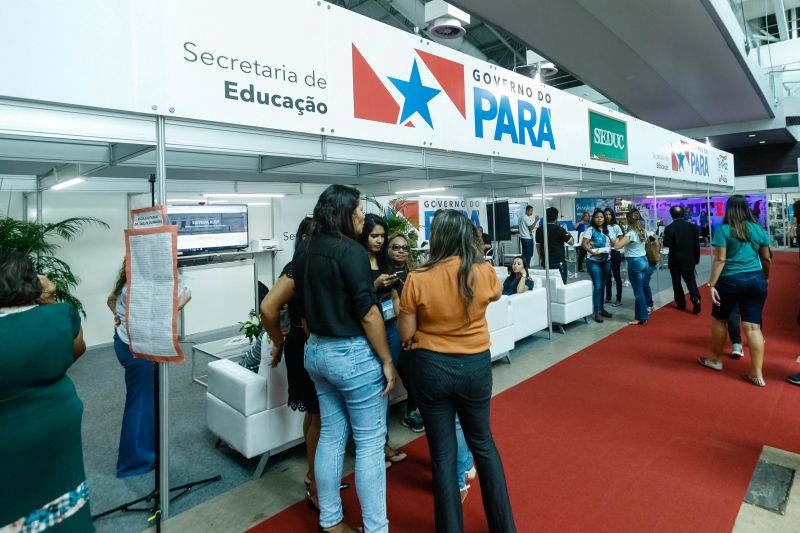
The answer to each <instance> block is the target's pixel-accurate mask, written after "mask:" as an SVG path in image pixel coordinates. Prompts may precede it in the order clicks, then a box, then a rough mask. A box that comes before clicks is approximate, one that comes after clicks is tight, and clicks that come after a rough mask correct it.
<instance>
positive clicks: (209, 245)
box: [167, 205, 248, 252]
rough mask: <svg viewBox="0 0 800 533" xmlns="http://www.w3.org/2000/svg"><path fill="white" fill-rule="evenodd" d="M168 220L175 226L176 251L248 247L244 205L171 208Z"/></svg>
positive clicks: (181, 206)
mask: <svg viewBox="0 0 800 533" xmlns="http://www.w3.org/2000/svg"><path fill="white" fill-rule="evenodd" d="M167 219H168V220H169V223H170V224H175V225H176V226H178V251H179V252H198V251H203V250H225V249H242V248H247V242H248V235H247V206H246V205H170V206H167Z"/></svg>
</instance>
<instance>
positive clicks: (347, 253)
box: [293, 185, 397, 533]
mask: <svg viewBox="0 0 800 533" xmlns="http://www.w3.org/2000/svg"><path fill="white" fill-rule="evenodd" d="M360 196H361V195H360V193H359V191H358V189H355V188H353V187H348V186H345V185H331V186H329V187H328V188H327V189H325V191H323V193H322V194H321V195H320V197H319V200H318V201H317V205H316V206H315V207H314V216H313V222H312V226H311V235H310V236H309V237H308V238H306V239H305V240H304V241H302V242H301V243H300V244H299V245H298V246H297V250H296V251H295V254H294V259H293V265H294V283H295V293H296V294H297V297H298V299H299V301H300V304H301V307H302V313H303V317H304V318H305V320H306V324H307V325H308V329H309V331H310V333H311V335H310V337H309V338H308V341H307V342H306V346H305V358H304V359H305V368H306V370H307V371H308V373H309V375H310V376H311V379H312V380H313V381H314V385H316V388H317V396H318V397H319V409H320V415H321V417H322V429H321V431H320V438H319V444H318V445H317V453H316V458H315V461H314V473H315V480H316V482H317V496H318V498H319V508H320V515H319V523H320V531H329V532H335V533H343V532H345V533H346V532H352V531H362V530H361V528H355V529H354V528H352V527H350V526H349V525H347V524H346V523H345V521H344V513H343V510H342V500H341V497H340V495H339V482H340V480H341V477H342V465H343V462H344V451H345V444H346V443H347V438H348V435H349V434H350V429H351V428H352V431H353V440H354V441H355V444H356V491H357V492H358V499H359V502H360V503H361V516H362V518H363V520H364V528H365V530H366V531H367V532H368V533H373V532H376V533H379V532H380V533H382V532H386V531H388V530H389V520H388V519H387V516H386V469H385V467H384V445H385V443H386V406H387V396H388V395H389V392H390V391H391V389H392V388H393V387H394V383H395V380H396V379H397V371H396V370H395V367H394V364H393V363H392V355H391V352H390V351H389V345H388V344H387V342H386V329H385V328H384V320H383V316H382V314H381V310H380V308H379V307H378V299H377V297H376V295H375V290H374V287H373V283H372V273H371V268H370V261H369V256H368V255H367V251H366V249H364V247H363V246H361V245H360V244H359V243H358V237H359V235H361V231H362V230H363V227H364V210H363V206H362V203H361V200H360Z"/></svg>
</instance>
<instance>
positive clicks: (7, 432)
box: [0, 252, 94, 533]
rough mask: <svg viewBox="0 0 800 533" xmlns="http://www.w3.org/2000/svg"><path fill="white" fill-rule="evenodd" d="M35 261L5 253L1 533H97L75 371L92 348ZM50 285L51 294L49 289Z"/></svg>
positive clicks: (0, 263) (0, 281) (0, 320)
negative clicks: (71, 376)
mask: <svg viewBox="0 0 800 533" xmlns="http://www.w3.org/2000/svg"><path fill="white" fill-rule="evenodd" d="M43 281H44V279H43V278H39V277H38V276H37V275H36V271H35V270H34V267H33V264H32V263H31V260H30V259H28V257H27V256H25V255H24V254H22V253H19V252H0V347H1V348H0V367H2V369H3V372H1V373H0V436H2V438H0V472H2V475H3V478H2V488H1V489H0V501H2V504H0V531H4V532H5V531H45V530H47V532H48V533H50V532H53V533H67V532H70V533H72V532H74V533H85V532H87V531H94V527H93V526H92V518H91V513H90V511H89V493H88V489H87V485H86V473H85V471H84V468H83V449H82V443H81V418H82V416H83V403H82V402H81V400H80V398H78V394H77V392H76V391H75V385H74V384H73V383H72V380H71V379H69V377H68V376H67V370H68V369H69V367H70V366H72V364H73V363H74V362H75V360H76V359H77V358H78V357H80V356H81V354H83V352H84V351H86V344H85V343H84V342H83V333H82V330H81V319H80V315H78V311H76V310H75V308H74V307H72V306H71V305H68V304H65V303H52V304H51V305H41V304H47V303H50V302H53V301H54V299H53V297H52V296H53V288H54V287H53V286H52V285H51V284H49V283H47V284H43ZM48 285H49V287H50V288H49V289H48Z"/></svg>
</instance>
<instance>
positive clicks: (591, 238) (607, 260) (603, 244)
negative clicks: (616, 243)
mask: <svg viewBox="0 0 800 533" xmlns="http://www.w3.org/2000/svg"><path fill="white" fill-rule="evenodd" d="M589 224H590V225H589V228H588V229H587V230H586V231H584V232H583V235H581V248H583V250H584V251H585V252H586V256H587V257H586V270H588V271H589V277H590V278H592V306H593V311H594V316H593V317H594V321H595V322H602V321H603V317H606V318H611V313H609V312H608V311H606V309H605V307H604V306H603V292H604V289H605V284H606V279H607V278H608V274H609V272H610V271H611V239H610V238H609V237H608V228H607V227H606V217H605V215H603V211H602V210H601V209H595V210H594V213H592V218H590V219H589Z"/></svg>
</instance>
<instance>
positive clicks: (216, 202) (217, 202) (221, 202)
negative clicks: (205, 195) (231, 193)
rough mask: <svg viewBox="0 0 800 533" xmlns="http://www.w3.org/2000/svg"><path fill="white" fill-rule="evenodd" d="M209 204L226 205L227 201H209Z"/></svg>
mask: <svg viewBox="0 0 800 533" xmlns="http://www.w3.org/2000/svg"><path fill="white" fill-rule="evenodd" d="M208 203H209V204H227V203H228V200H209V201H208Z"/></svg>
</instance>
